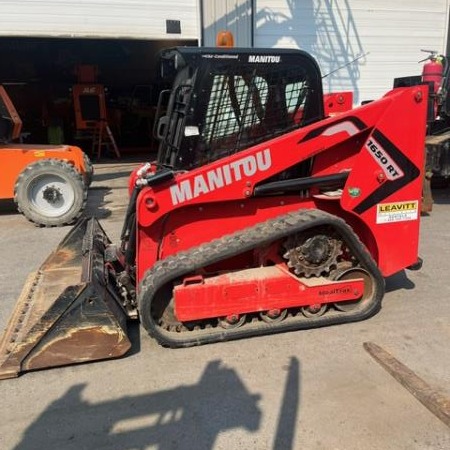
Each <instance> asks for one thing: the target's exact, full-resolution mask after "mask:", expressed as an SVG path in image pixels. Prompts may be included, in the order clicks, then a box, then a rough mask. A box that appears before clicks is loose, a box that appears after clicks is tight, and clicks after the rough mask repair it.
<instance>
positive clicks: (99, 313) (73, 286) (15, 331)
mask: <svg viewBox="0 0 450 450" xmlns="http://www.w3.org/2000/svg"><path fill="white" fill-rule="evenodd" d="M109 243H110V240H109V239H108V237H107V236H106V234H105V232H104V230H103V228H102V227H101V225H100V224H99V222H98V221H97V220H96V219H94V218H91V219H83V220H82V221H80V222H79V223H78V224H77V225H76V226H75V227H74V228H73V229H72V230H71V231H70V232H69V233H68V234H67V235H66V237H65V238H64V239H63V240H62V241H61V243H60V244H59V245H58V247H57V248H56V250H55V251H54V252H52V253H51V254H50V255H49V256H48V258H47V259H46V260H45V261H44V263H43V264H42V266H41V268H40V269H39V270H38V271H37V272H35V273H34V274H32V275H31V276H30V277H29V278H28V280H27V283H26V284H25V286H24V289H23V291H22V294H21V296H20V297H19V300H18V302H17V304H16V308H15V310H14V312H13V314H12V316H11V319H10V321H9V323H8V326H7V329H6V332H5V334H4V335H3V337H2V339H1V341H0V379H3V378H11V377H15V376H18V374H19V373H20V372H22V371H24V370H33V369H38V368H44V367H51V366H60V365H66V364H71V363H78V362H87V361H91V360H98V359H108V358H114V357H119V356H122V355H123V354H125V353H126V352H127V351H128V350H129V348H130V347H131V343H130V341H129V340H128V337H127V335H126V320H127V317H126V313H125V311H124V309H123V307H122V305H121V304H120V303H119V302H118V301H117V296H116V295H115V292H114V287H112V286H108V285H107V283H108V281H107V277H105V268H104V248H105V246H106V245H108V244H109ZM89 330H91V332H92V341H93V342H92V345H91V343H90V342H89V340H88V339H86V336H87V334H88V332H89ZM71 339H72V340H71ZM74 342H75V345H74ZM87 342H89V344H87ZM73 348H75V349H77V352H75V354H74V351H73ZM67 349H70V352H69V351H68V352H67V354H64V351H65V350H67Z"/></svg>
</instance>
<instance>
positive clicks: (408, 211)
mask: <svg viewBox="0 0 450 450" xmlns="http://www.w3.org/2000/svg"><path fill="white" fill-rule="evenodd" d="M418 217H419V202H418V201H417V200H413V201H410V202H395V203H379V204H378V205H377V223H392V222H406V221H408V220H417V218H418Z"/></svg>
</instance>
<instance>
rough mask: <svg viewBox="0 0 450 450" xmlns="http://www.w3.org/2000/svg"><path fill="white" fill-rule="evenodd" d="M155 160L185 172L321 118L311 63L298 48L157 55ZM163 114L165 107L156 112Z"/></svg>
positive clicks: (180, 51)
mask: <svg viewBox="0 0 450 450" xmlns="http://www.w3.org/2000/svg"><path fill="white" fill-rule="evenodd" d="M160 67H161V76H162V77H163V79H164V80H165V81H171V82H173V88H172V90H170V91H163V92H161V94H160V99H159V103H158V112H157V116H156V117H157V119H156V128H155V134H156V137H157V138H158V139H159V141H160V146H159V151H158V162H159V163H160V164H161V165H163V166H168V167H170V168H171V169H173V170H191V169H193V168H196V167H199V166H202V165H204V164H208V163H210V162H212V161H215V160H218V159H220V158H223V157H226V156H229V155H232V154H234V153H236V152H239V151H241V150H243V149H247V148H250V147H252V146H254V145H256V144H258V143H261V142H264V141H268V140H270V139H273V138H274V137H276V136H280V135H282V134H285V133H287V132H289V131H292V130H294V129H296V128H299V127H302V126H305V125H308V124H311V123H313V122H316V121H319V120H322V119H323V118H324V111H323V96H322V81H321V75H320V70H319V67H318V65H317V63H316V61H315V60H314V59H313V58H312V57H311V56H310V55H309V54H307V53H305V52H303V51H300V50H282V49H251V50H248V49H245V50H243V49H238V48H226V49H225V48H197V47H179V48H173V49H167V50H164V51H163V52H162V53H161V55H160ZM162 111H164V112H162Z"/></svg>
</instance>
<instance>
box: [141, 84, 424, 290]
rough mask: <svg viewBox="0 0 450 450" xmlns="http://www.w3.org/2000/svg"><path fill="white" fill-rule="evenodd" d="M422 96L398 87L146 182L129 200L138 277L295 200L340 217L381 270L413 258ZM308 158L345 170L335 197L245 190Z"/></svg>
mask: <svg viewBox="0 0 450 450" xmlns="http://www.w3.org/2000/svg"><path fill="white" fill-rule="evenodd" d="M426 98H427V93H426V87H423V86H418V87H414V88H402V89H396V90H394V91H391V92H390V93H388V94H387V95H386V96H385V97H383V98H382V99H380V100H378V101H375V102H372V103H370V104H367V105H364V106H361V107H358V108H355V109H353V110H351V111H347V112H343V113H342V114H340V115H338V116H336V117H331V118H328V119H326V120H324V121H321V122H318V123H315V124H312V125H309V126H306V127H304V128H300V129H298V130H296V131H293V132H290V133H288V134H286V135H283V136H281V137H278V138H275V139H272V140H270V141H267V142H264V143H263V144H260V145H256V146H254V147H252V148H249V149H248V150H245V151H242V152H240V153H237V154H235V155H232V156H229V157H227V158H224V159H221V160H218V161H215V162H213V163H210V164H208V165H205V166H202V167H200V168H198V169H195V170H192V171H190V172H186V173H180V174H178V175H177V176H176V178H175V180H171V181H168V182H165V183H162V184H160V185H156V186H154V187H153V188H149V187H148V188H144V189H143V190H142V191H141V193H140V194H139V197H138V201H137V221H138V227H137V246H138V252H137V278H138V282H139V281H140V280H141V279H142V277H143V275H144V274H145V272H146V271H147V270H148V269H149V268H150V267H152V266H153V264H154V263H155V262H156V261H157V260H159V259H162V258H165V257H167V256H168V255H170V254H172V253H176V252H179V251H182V250H186V249H189V248H191V247H193V246H195V245H198V244H201V243H203V242H208V241H210V240H212V239H215V238H219V237H221V236H223V235H225V234H228V233H232V232H234V231H237V230H239V229H242V228H245V227H248V226H252V225H255V224H257V223H259V222H261V221H263V220H267V219H269V218H272V217H276V216H278V215H280V214H285V213H287V212H289V211H294V210H298V209H301V208H318V209H322V210H326V211H329V212H332V213H333V214H335V215H337V216H340V217H342V218H344V219H345V220H346V221H347V223H349V224H350V225H351V226H352V227H353V228H354V230H355V232H356V234H357V235H358V236H360V238H361V239H362V240H363V241H364V243H365V245H366V247H367V248H368V250H369V251H370V253H371V254H372V256H373V257H374V259H375V260H376V262H377V263H378V265H379V267H380V270H381V272H382V273H383V275H385V276H387V275H390V274H392V273H395V272H397V271H399V270H401V269H403V268H405V267H407V266H408V265H410V264H413V263H414V262H416V261H417V251H418V235H419V214H418V211H420V204H419V203H420V199H421V190H422V181H421V174H422V167H423V152H424V137H425V123H426V120H425V118H426V103H427V102H426ZM311 157H314V166H313V169H312V176H319V175H326V174H336V173H341V172H343V171H347V172H350V174H349V176H348V178H347V181H346V183H345V186H344V189H343V191H342V194H341V195H340V196H338V197H326V196H323V195H316V196H315V195H314V194H319V192H318V191H317V192H314V189H312V190H311V193H312V196H311V197H309V198H307V199H304V198H302V197H301V196H300V195H298V194H296V195H289V196H276V195H273V196H270V197H254V196H253V192H254V189H255V186H257V185H258V184H259V183H261V182H263V181H264V180H266V179H268V178H270V177H272V176H274V175H275V174H278V173H280V172H283V171H284V170H286V169H287V168H289V167H292V166H294V165H295V164H297V163H299V162H300V161H303V160H307V159H308V158H311ZM408 205H409V206H408ZM402 208H403V209H402ZM402 214H403V215H402ZM377 222H378V223H377Z"/></svg>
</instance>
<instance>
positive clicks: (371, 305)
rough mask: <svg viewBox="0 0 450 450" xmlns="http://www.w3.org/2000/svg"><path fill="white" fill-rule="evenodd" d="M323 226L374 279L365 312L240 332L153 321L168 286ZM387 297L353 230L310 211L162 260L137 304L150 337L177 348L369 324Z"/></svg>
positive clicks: (337, 313) (255, 325)
mask: <svg viewBox="0 0 450 450" xmlns="http://www.w3.org/2000/svg"><path fill="white" fill-rule="evenodd" d="M321 225H331V226H333V227H334V228H335V229H336V230H337V231H338V232H339V233H340V234H341V236H342V237H343V239H344V241H345V242H346V244H347V246H348V248H349V249H350V251H351V252H352V254H353V255H354V256H355V257H356V258H357V259H358V260H359V264H360V265H361V267H363V268H365V269H366V270H367V271H368V272H369V273H370V274H371V275H372V277H373V279H374V283H375V293H374V296H373V298H372V300H371V301H367V302H364V303H362V304H361V307H360V308H355V309H354V310H353V311H351V312H345V313H344V312H340V311H334V310H331V309H329V310H328V312H327V313H325V314H324V315H323V316H321V317H312V318H307V317H304V316H303V315H301V314H299V315H297V316H294V317H287V318H286V319H284V320H283V321H281V322H279V323H266V322H263V321H257V322H254V321H252V322H248V323H245V324H244V325H243V326H242V327H240V328H235V329H223V328H222V327H220V326H218V327H216V328H212V327H211V328H205V329H202V330H193V331H181V332H176V331H167V330H165V329H163V328H161V327H160V326H159V325H158V324H156V323H155V321H154V320H153V318H152V317H151V306H152V302H153V301H154V299H155V296H156V295H157V293H158V291H159V290H160V289H161V288H162V287H163V286H164V285H166V284H167V283H170V282H171V281H173V280H176V279H178V278H180V277H182V276H183V275H187V274H189V273H192V272H194V271H195V270H198V269H200V268H202V267H206V266H208V265H210V264H213V263H216V262H218V261H221V260H224V259H228V258H230V257H232V256H236V255H238V254H240V253H244V252H247V251H249V250H251V249H253V248H257V247H261V246H264V245H267V244H269V243H271V242H273V241H276V240H278V239H281V238H285V237H287V236H289V235H291V234H295V233H299V232H302V231H305V230H307V229H308V228H311V227H316V226H321ZM383 295H384V279H383V277H382V275H381V273H380V271H379V270H378V267H377V265H376V264H375V262H374V260H373V259H372V257H371V255H370V254H369V252H368V251H367V250H366V248H365V246H364V245H363V243H362V242H361V241H360V240H359V238H358V237H357V236H356V234H355V233H354V232H353V230H352V229H351V228H350V227H349V226H348V225H347V224H346V223H345V222H344V221H343V220H342V219H340V218H338V217H336V216H333V215H331V214H328V213H326V212H323V211H319V210H314V209H313V210H311V209H310V210H301V211H297V212H293V213H289V214H287V215H283V216H279V217H277V218H276V219H271V220H268V221H266V222H263V223H261V224H258V225H256V226H254V227H251V228H246V229H244V230H241V231H238V232H236V233H234V234H231V235H227V236H224V237H222V238H220V239H216V240H214V241H211V242H209V243H206V244H203V245H201V246H199V247H195V248H192V249H190V250H188V251H185V252H180V253H177V254H175V255H172V256H169V257H168V258H166V259H164V260H161V261H159V262H158V263H156V264H155V265H154V266H153V267H152V268H151V269H149V270H148V271H147V273H146V275H145V277H144V279H143V280H142V282H141V285H140V289H139V296H138V305H139V311H140V318H141V323H142V324H143V326H144V328H145V329H146V330H147V331H148V333H149V334H150V335H151V336H152V337H154V338H155V339H156V340H157V341H158V342H159V343H160V344H161V345H164V346H169V347H174V348H175V347H189V346H194V345H201V344H207V343H213V342H219V341H226V340H232V339H240V338H244V337H250V336H257V335H264V334H270V333H277V332H281V331H292V330H299V329H306V328H315V327H322V326H327V325H334V324H339V323H346V322H355V321H359V320H364V319H367V318H369V317H371V316H372V315H374V314H375V313H377V312H378V311H379V309H380V307H381V300H382V298H383Z"/></svg>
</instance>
